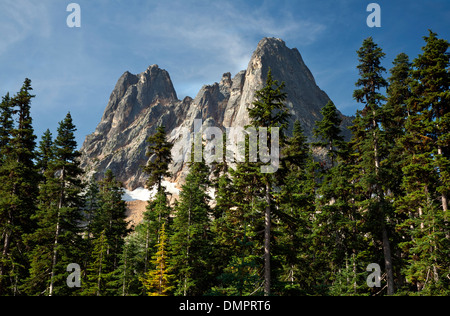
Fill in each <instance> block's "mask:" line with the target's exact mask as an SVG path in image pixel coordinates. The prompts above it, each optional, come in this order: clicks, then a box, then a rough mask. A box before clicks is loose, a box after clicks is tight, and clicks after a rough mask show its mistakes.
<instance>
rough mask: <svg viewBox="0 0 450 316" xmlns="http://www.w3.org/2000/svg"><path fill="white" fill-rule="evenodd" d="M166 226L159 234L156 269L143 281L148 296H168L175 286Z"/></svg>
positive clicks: (155, 260)
mask: <svg viewBox="0 0 450 316" xmlns="http://www.w3.org/2000/svg"><path fill="white" fill-rule="evenodd" d="M165 226H166V225H165V223H163V224H162V227H161V230H160V233H159V235H160V236H159V243H158V245H157V247H158V251H157V252H156V254H155V256H154V257H153V260H154V261H153V266H154V268H153V269H152V270H150V271H148V272H147V273H146V274H145V277H144V278H142V279H141V281H142V283H143V284H144V286H145V288H146V290H147V294H148V296H168V295H169V294H171V292H172V290H173V289H174V286H172V285H171V284H172V282H173V277H174V276H173V275H172V274H170V272H171V268H170V266H169V265H168V264H169V258H168V243H167V235H166V229H165Z"/></svg>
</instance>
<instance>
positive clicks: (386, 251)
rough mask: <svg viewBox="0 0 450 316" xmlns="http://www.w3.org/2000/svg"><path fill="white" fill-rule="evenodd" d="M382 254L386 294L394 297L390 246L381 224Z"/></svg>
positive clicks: (384, 228)
mask: <svg viewBox="0 0 450 316" xmlns="http://www.w3.org/2000/svg"><path fill="white" fill-rule="evenodd" d="M383 253H384V265H385V268H386V275H387V294H388V295H394V271H393V268H392V257H391V245H390V243H389V237H388V233H387V229H386V226H385V225H384V224H383Z"/></svg>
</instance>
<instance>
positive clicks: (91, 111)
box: [0, 0, 450, 146]
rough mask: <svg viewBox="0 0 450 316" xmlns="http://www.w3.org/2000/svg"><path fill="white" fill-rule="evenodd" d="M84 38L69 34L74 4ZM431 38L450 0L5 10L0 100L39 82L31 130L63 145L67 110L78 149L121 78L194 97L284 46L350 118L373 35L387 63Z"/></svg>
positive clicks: (119, 2)
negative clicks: (149, 76)
mask: <svg viewBox="0 0 450 316" xmlns="http://www.w3.org/2000/svg"><path fill="white" fill-rule="evenodd" d="M71 2H76V3H78V4H79V5H80V7H81V23H82V24H81V28H69V27H67V25H66V18H67V16H68V15H69V14H70V13H69V12H66V7H67V5H68V4H69V3H71ZM371 2H376V3H378V4H379V5H380V6H381V10H382V11H381V19H382V25H381V28H369V27H368V26H367V24H366V19H367V16H368V15H369V14H370V13H369V12H366V7H367V5H368V4H369V3H371ZM428 29H432V30H433V31H434V32H436V33H438V35H439V37H440V38H445V39H447V40H450V1H448V0H428V1H423V0H410V1H405V0H390V1H387V0H386V1H385V0H379V1H376V0H375V1H364V0H342V1H338V0H318V1H311V0H308V1H306V0H297V1H295V0H284V1H283V0H275V1H274V0H271V1H269V0H266V1H263V0H260V1H256V0H255V1H242V0H241V1H237V0H236V1H235V0H221V1H201V0H192V1H190V0H176V1H171V0H166V1H161V0H160V1H153V0H127V1H126V0H94V1H92V0H78V1H75V0H73V1H64V0H41V1H35V0H1V2H0V95H2V96H3V95H4V94H5V93H6V92H8V91H9V92H10V93H15V92H17V91H18V90H19V89H20V87H21V85H22V83H23V80H24V79H25V78H26V77H28V78H30V79H31V80H32V85H33V88H34V94H36V98H35V99H34V101H33V110H32V111H33V118H34V127H35V130H36V134H37V136H38V137H39V138H40V137H41V135H42V133H43V132H44V131H45V129H47V128H50V130H51V131H52V133H53V134H54V135H55V134H56V128H57V125H58V122H59V121H61V120H62V119H63V118H64V116H65V115H66V113H67V112H68V111H70V112H71V113H72V116H73V117H74V121H75V124H76V125H77V127H78V132H77V140H78V142H79V146H81V144H82V142H83V141H84V138H85V136H86V135H87V134H90V133H92V132H93V131H94V130H95V127H96V125H97V124H98V123H99V121H100V119H101V116H102V114H103V111H104V109H105V107H106V105H107V102H108V99H109V96H110V94H111V91H112V89H113V88H114V85H115V83H116V82H117V79H118V78H119V77H120V76H121V75H122V74H123V73H124V72H125V71H127V70H128V71H130V72H132V73H140V72H143V71H144V70H145V69H146V68H147V67H148V66H149V65H152V64H158V65H159V66H160V67H161V68H164V69H166V70H167V71H168V72H169V73H170V76H171V78H172V81H173V83H174V86H175V89H176V91H177V93H178V97H179V98H180V99H181V98H183V97H184V96H186V95H190V96H192V97H195V94H196V93H197V92H198V90H199V89H200V88H201V86H202V85H204V84H212V83H213V82H215V81H219V80H220V78H221V76H222V74H223V73H225V72H231V73H232V75H235V74H236V73H237V72H238V71H240V70H243V69H246V67H247V63H248V62H249V60H250V57H251V54H252V52H253V51H254V49H255V48H256V45H257V44H258V42H259V41H260V40H261V39H262V38H263V37H266V36H273V37H279V38H282V39H283V40H285V41H286V44H287V45H288V47H291V48H293V47H296V48H298V49H299V51H300V53H301V54H302V56H303V59H304V60H305V62H306V64H307V65H308V67H309V68H310V69H311V71H312V73H313V75H314V76H315V78H316V81H317V83H318V85H319V86H320V87H321V88H322V89H323V90H324V91H325V92H327V93H328V95H329V96H330V98H331V99H332V100H333V101H334V102H335V104H336V105H337V107H338V108H339V109H340V110H341V111H342V112H343V113H344V114H347V115H353V114H354V113H355V111H356V109H357V108H358V105H357V104H356V103H355V102H354V101H353V99H352V94H353V90H354V89H355V87H354V83H355V82H356V80H357V77H358V73H357V70H356V65H357V63H358V62H357V56H356V51H357V50H358V49H359V47H360V46H361V44H362V41H363V40H364V39H365V38H367V37H369V36H372V37H373V38H374V40H375V42H377V43H378V44H379V45H380V47H381V48H382V49H383V50H384V52H385V53H386V54H387V56H386V59H385V60H384V66H385V67H386V68H387V69H389V68H391V65H392V60H393V59H394V58H395V56H396V55H398V54H399V53H401V52H405V53H407V54H408V55H409V56H410V58H411V59H414V58H416V57H417V55H418V54H420V49H421V47H422V46H423V45H424V42H423V39H422V37H423V36H425V35H427V34H428V31H427V30H428Z"/></svg>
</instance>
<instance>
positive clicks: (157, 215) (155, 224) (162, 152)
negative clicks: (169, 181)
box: [141, 125, 173, 272]
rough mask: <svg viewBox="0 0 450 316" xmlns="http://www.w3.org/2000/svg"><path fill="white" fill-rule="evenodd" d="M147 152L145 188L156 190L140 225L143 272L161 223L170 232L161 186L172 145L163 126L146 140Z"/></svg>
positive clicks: (164, 190) (165, 194)
mask: <svg viewBox="0 0 450 316" xmlns="http://www.w3.org/2000/svg"><path fill="white" fill-rule="evenodd" d="M147 143H148V152H147V156H148V157H149V158H150V159H149V161H148V162H147V165H146V166H145V167H144V172H145V173H146V174H147V175H148V176H149V178H148V180H147V183H146V186H147V188H148V189H152V188H153V187H155V188H156V195H155V196H154V197H153V198H152V199H150V200H149V201H148V204H147V207H146V212H145V214H144V222H143V223H142V224H141V226H142V227H144V228H145V239H146V242H145V253H146V256H145V270H146V272H147V269H148V267H147V264H148V261H149V259H150V257H151V256H152V254H153V253H154V252H156V251H157V249H156V245H157V244H158V242H159V236H160V234H159V231H160V229H161V227H162V224H163V223H166V225H167V226H166V229H167V230H168V231H170V227H169V220H170V215H171V212H172V209H171V207H170V205H169V199H168V193H167V192H166V189H165V188H164V186H163V185H162V182H163V180H164V178H166V177H169V176H170V175H171V174H170V172H169V165H170V164H171V163H172V153H171V151H172V147H173V144H171V143H170V142H168V141H167V134H166V130H165V127H164V126H163V125H161V126H158V127H157V129H156V132H155V134H153V135H151V136H150V137H149V138H148V139H147Z"/></svg>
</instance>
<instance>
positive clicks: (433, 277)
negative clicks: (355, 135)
mask: <svg viewBox="0 0 450 316" xmlns="http://www.w3.org/2000/svg"><path fill="white" fill-rule="evenodd" d="M424 39H425V42H426V46H425V47H423V48H422V51H423V54H421V55H419V57H418V58H416V59H415V60H414V62H413V70H412V79H413V80H412V82H411V97H410V98H409V99H408V100H407V101H406V103H407V107H408V112H409V115H408V118H407V121H406V124H405V128H406V131H405V135H404V136H403V137H402V138H401V140H400V143H401V145H402V146H403V147H404V148H405V150H406V153H407V155H406V158H405V164H404V166H403V174H404V176H403V185H402V187H403V189H404V190H405V197H404V198H403V199H402V200H401V201H400V202H401V204H400V203H399V210H400V212H402V213H403V214H404V215H407V216H408V219H407V220H405V221H404V223H403V224H402V225H399V227H400V228H401V229H402V230H403V231H405V232H406V233H407V234H408V235H409V240H406V241H404V242H403V243H402V244H401V246H402V248H403V250H404V251H405V252H406V253H407V255H408V259H409V260H408V263H409V264H408V268H407V269H405V270H406V273H405V274H406V278H407V281H408V283H410V284H413V285H414V286H415V287H416V289H417V291H423V290H425V291H428V293H432V292H433V288H436V290H439V289H442V288H445V285H444V284H445V282H447V285H448V280H446V277H445V275H447V278H448V267H449V266H450V264H449V260H448V258H449V252H448V249H449V243H448V236H449V232H448V222H447V220H448V201H447V196H448V187H449V186H450V182H449V181H448V175H449V171H450V167H449V142H448V139H449V115H450V114H449V113H450V112H449V102H450V92H449V85H450V75H449V71H448V65H449V56H448V55H446V54H445V53H446V50H447V49H448V46H449V44H448V42H447V41H445V40H442V39H439V38H438V37H437V34H435V33H433V32H432V31H430V33H429V36H427V37H424ZM442 273H443V274H444V275H442Z"/></svg>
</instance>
